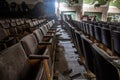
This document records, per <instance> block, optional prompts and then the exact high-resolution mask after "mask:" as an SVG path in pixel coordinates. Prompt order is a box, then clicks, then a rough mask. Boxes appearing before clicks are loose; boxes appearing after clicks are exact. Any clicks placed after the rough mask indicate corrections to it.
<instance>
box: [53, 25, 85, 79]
mask: <svg viewBox="0 0 120 80" xmlns="http://www.w3.org/2000/svg"><path fill="white" fill-rule="evenodd" d="M58 29H59V32H58V33H57V34H61V35H60V36H59V37H58V44H57V51H56V61H55V70H56V71H57V73H58V80H86V79H85V77H84V74H85V73H86V70H85V68H84V66H83V65H80V64H79V63H78V61H77V60H78V58H79V56H78V54H76V53H75V52H76V49H75V48H73V46H74V44H73V43H72V42H71V39H70V37H69V35H68V34H67V33H66V31H65V30H64V29H62V28H61V26H59V28H58Z"/></svg>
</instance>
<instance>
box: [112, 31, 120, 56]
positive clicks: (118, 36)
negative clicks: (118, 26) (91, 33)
mask: <svg viewBox="0 0 120 80" xmlns="http://www.w3.org/2000/svg"><path fill="white" fill-rule="evenodd" d="M112 39H113V47H114V52H115V53H116V54H117V55H118V56H120V32H119V31H113V32H112Z"/></svg>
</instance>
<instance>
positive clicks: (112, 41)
mask: <svg viewBox="0 0 120 80" xmlns="http://www.w3.org/2000/svg"><path fill="white" fill-rule="evenodd" d="M65 23H66V25H68V26H67V27H68V28H67V29H68V30H67V31H68V32H69V33H70V35H71V37H72V38H74V40H75V41H74V42H75V43H74V44H77V46H76V47H77V48H76V49H77V51H78V54H79V56H80V59H81V60H79V61H80V63H82V64H84V66H85V68H86V70H87V72H88V73H89V71H91V72H92V73H93V74H94V75H95V76H96V80H119V79H120V78H119V77H120V75H119V70H120V69H119V67H120V65H119V56H120V46H119V45H120V31H119V23H114V22H113V23H109V22H90V21H83V22H79V21H67V22H65ZM76 27H78V28H76Z"/></svg>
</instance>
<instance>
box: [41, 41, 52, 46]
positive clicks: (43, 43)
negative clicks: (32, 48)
mask: <svg viewBox="0 0 120 80" xmlns="http://www.w3.org/2000/svg"><path fill="white" fill-rule="evenodd" d="M39 45H52V43H51V42H41V43H39Z"/></svg>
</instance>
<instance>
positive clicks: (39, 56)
mask: <svg viewBox="0 0 120 80" xmlns="http://www.w3.org/2000/svg"><path fill="white" fill-rule="evenodd" d="M29 59H49V56H48V55H29Z"/></svg>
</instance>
